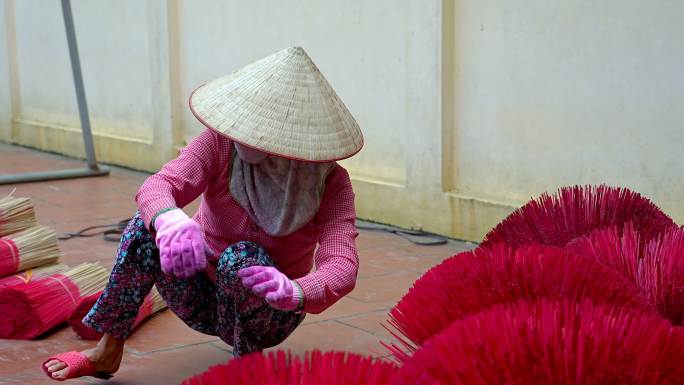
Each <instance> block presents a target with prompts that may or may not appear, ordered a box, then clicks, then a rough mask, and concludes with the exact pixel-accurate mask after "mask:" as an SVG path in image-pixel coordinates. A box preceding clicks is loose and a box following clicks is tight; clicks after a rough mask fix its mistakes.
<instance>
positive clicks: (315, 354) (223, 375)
mask: <svg viewBox="0 0 684 385" xmlns="http://www.w3.org/2000/svg"><path fill="white" fill-rule="evenodd" d="M398 370H399V368H398V367H397V366H396V365H395V364H393V363H390V362H385V361H379V360H376V359H373V358H372V357H365V356H360V355H358V354H353V353H345V352H326V353H321V352H320V351H312V352H307V353H305V355H304V358H300V357H292V355H291V354H290V353H289V352H288V353H285V352H283V351H277V352H270V353H268V355H266V354H261V353H256V354H251V355H248V356H244V357H241V358H237V359H234V360H232V361H229V362H228V363H227V364H222V365H217V366H214V367H212V368H209V370H207V371H206V372H204V373H202V374H200V375H197V376H195V377H192V378H189V379H187V380H185V381H184V382H183V385H248V384H250V385H251V384H260V385H319V384H320V385H324V384H325V385H381V384H382V385H390V384H395V383H396V382H397V381H398V378H397V374H398Z"/></svg>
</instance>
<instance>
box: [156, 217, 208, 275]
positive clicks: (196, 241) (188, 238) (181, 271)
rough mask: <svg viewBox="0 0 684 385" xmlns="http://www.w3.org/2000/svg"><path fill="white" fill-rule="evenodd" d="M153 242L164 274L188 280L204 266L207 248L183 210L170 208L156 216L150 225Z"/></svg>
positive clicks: (194, 223) (196, 228) (200, 230)
mask: <svg viewBox="0 0 684 385" xmlns="http://www.w3.org/2000/svg"><path fill="white" fill-rule="evenodd" d="M153 226H154V228H155V229H156V230H157V237H156V239H155V242H156V243H157V248H158V249H159V260H160V262H161V269H162V271H163V272H164V273H167V274H173V275H175V276H176V277H178V278H188V277H192V276H193V275H195V274H196V273H197V272H199V271H203V270H204V269H205V268H206V267H207V257H206V253H207V251H208V249H209V248H208V246H207V244H206V243H205V241H204V233H203V232H202V227H200V225H199V223H197V222H195V221H194V220H192V219H191V218H190V217H188V216H187V215H186V214H185V213H184V212H183V210H181V209H173V210H170V211H166V212H164V213H161V214H159V215H158V216H157V217H156V219H155V220H154V223H153Z"/></svg>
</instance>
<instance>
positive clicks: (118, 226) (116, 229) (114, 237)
mask: <svg viewBox="0 0 684 385" xmlns="http://www.w3.org/2000/svg"><path fill="white" fill-rule="evenodd" d="M130 220H131V218H127V219H122V220H121V221H119V222H118V223H112V224H108V225H97V226H90V227H86V228H85V229H83V230H80V231H77V232H75V233H64V235H62V236H60V237H59V238H57V239H59V240H60V241H66V240H68V239H71V238H88V237H94V236H96V235H100V234H102V238H104V240H105V241H109V242H119V241H120V240H121V234H122V233H123V231H124V229H126V225H128V222H129V221H130Z"/></svg>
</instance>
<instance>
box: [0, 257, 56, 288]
mask: <svg viewBox="0 0 684 385" xmlns="http://www.w3.org/2000/svg"><path fill="white" fill-rule="evenodd" d="M66 270H69V266H67V265H65V264H63V263H51V264H49V265H43V266H38V267H36V268H33V269H27V270H24V271H20V272H18V273H16V274H14V275H10V276H8V277H4V278H0V288H3V287H9V286H15V285H21V284H24V283H29V282H33V281H36V280H39V279H41V278H45V277H47V276H50V275H53V274H57V273H61V272H63V271H66Z"/></svg>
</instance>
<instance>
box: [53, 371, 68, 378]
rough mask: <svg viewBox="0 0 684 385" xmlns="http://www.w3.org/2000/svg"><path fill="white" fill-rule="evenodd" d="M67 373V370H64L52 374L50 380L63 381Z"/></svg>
mask: <svg viewBox="0 0 684 385" xmlns="http://www.w3.org/2000/svg"><path fill="white" fill-rule="evenodd" d="M68 371H69V370H68V369H67V368H64V369H62V370H58V371H56V372H54V373H52V378H58V379H65V378H66V376H67V372H68Z"/></svg>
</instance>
